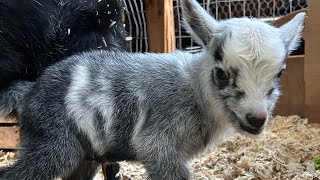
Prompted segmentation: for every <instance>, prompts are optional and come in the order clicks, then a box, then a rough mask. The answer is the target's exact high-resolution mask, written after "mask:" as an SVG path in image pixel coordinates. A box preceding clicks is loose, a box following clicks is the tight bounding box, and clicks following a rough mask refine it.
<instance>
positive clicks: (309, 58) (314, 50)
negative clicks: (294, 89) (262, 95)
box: [292, 0, 320, 123]
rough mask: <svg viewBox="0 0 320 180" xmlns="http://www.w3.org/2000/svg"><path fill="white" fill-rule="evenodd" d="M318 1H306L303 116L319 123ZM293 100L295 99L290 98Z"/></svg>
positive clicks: (319, 31) (319, 56) (319, 45)
mask: <svg viewBox="0 0 320 180" xmlns="http://www.w3.org/2000/svg"><path fill="white" fill-rule="evenodd" d="M319 8H320V1H319V0H308V18H307V20H306V23H305V29H304V38H305V66H304V80H305V109H304V110H305V116H306V117H307V118H308V119H309V122H318V123H320V51H319V48H320V20H319V17H320V11H319ZM292 98H295V97H292Z"/></svg>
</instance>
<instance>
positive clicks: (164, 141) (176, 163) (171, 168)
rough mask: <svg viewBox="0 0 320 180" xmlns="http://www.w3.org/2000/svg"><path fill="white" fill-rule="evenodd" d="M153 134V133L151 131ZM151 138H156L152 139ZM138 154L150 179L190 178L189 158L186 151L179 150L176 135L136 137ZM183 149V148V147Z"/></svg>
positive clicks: (178, 179) (175, 179) (172, 179)
mask: <svg viewBox="0 0 320 180" xmlns="http://www.w3.org/2000/svg"><path fill="white" fill-rule="evenodd" d="M150 134H151V133H150ZM170 137H171V138H170ZM151 139H156V140H155V141H152V140H151ZM135 140H136V141H135V142H137V144H136V145H137V146H136V147H137V155H138V159H139V161H141V162H142V163H143V164H144V166H145V168H146V170H147V173H148V176H149V178H148V179H150V180H164V179H165V180H188V179H189V176H190V175H189V174H190V173H189V168H188V167H190V166H188V165H189V164H188V162H189V161H188V159H187V158H185V157H184V156H183V155H185V154H186V153H184V152H182V151H181V150H180V151H179V150H177V149H176V147H179V146H177V143H178V141H177V140H176V139H175V138H174V136H166V135H164V133H163V134H162V135H161V136H157V137H155V136H154V134H153V135H151V136H144V137H140V138H137V139H135ZM181 149H182V148H181Z"/></svg>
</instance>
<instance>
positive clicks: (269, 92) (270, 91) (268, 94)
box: [267, 88, 274, 96]
mask: <svg viewBox="0 0 320 180" xmlns="http://www.w3.org/2000/svg"><path fill="white" fill-rule="evenodd" d="M273 91H274V88H272V89H270V90H269V91H268V93H267V96H271V95H272V93H273Z"/></svg>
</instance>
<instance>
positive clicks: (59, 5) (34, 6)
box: [0, 0, 127, 89]
mask: <svg viewBox="0 0 320 180" xmlns="http://www.w3.org/2000/svg"><path fill="white" fill-rule="evenodd" d="M122 14H123V7H122V1H121V0H102V1H101V2H98V1H96V0H89V1H85V0H65V1H62V0H37V1H31V0H11V1H6V0H1V1H0V89H4V88H7V87H8V86H10V85H11V84H12V83H13V82H15V81H16V80H28V81H34V80H35V79H36V78H37V77H38V76H39V74H40V73H41V72H42V70H43V69H44V68H46V67H47V66H49V65H51V64H53V63H54V62H57V61H60V60H61V59H63V58H65V57H67V56H70V55H73V54H75V53H78V52H83V51H88V50H91V49H98V48H103V49H126V48H127V43H126V41H125V36H126V33H125V31H124V27H123V23H122V21H121V18H122ZM112 21H116V23H112ZM111 25H112V26H111ZM109 26H111V27H110V28H109ZM103 38H104V40H103Z"/></svg>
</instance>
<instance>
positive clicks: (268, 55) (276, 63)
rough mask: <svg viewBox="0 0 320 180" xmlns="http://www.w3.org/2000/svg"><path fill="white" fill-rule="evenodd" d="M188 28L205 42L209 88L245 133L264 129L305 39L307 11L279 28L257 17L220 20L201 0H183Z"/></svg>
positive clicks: (198, 38)
mask: <svg viewBox="0 0 320 180" xmlns="http://www.w3.org/2000/svg"><path fill="white" fill-rule="evenodd" d="M181 7H182V12H183V17H184V22H185V26H186V29H187V30H188V31H189V33H190V34H192V35H193V36H194V38H195V39H196V40H197V42H198V43H200V44H201V45H203V46H204V47H205V57H206V58H205V59H207V60H206V65H205V66H206V69H205V70H204V71H206V72H204V73H207V74H209V73H210V76H209V75H208V76H207V77H210V80H209V82H210V83H208V84H207V86H210V87H209V88H207V89H210V91H212V92H211V94H214V96H215V97H217V96H218V98H220V99H221V100H222V101H223V102H224V106H225V107H226V108H225V109H226V111H227V113H228V114H229V115H230V116H231V117H232V118H230V119H231V123H232V124H233V125H234V126H235V127H237V129H239V130H240V132H245V133H247V132H249V133H250V134H259V133H260V132H261V131H262V130H263V129H264V128H265V126H266V124H267V122H268V118H269V117H270V115H271V113H272V111H273V109H274V106H275V104H276V101H277V99H278V97H279V95H280V90H279V78H280V76H281V74H282V72H283V70H284V69H285V68H286V59H287V57H288V55H289V54H290V52H291V51H292V50H294V49H295V48H296V47H297V46H298V44H299V40H300V34H301V31H302V29H303V23H304V18H305V15H306V14H305V13H299V14H297V15H296V16H295V17H294V18H293V19H292V20H291V21H289V22H288V23H286V24H284V25H283V26H281V27H279V28H277V27H273V26H271V25H269V24H267V23H264V22H261V21H259V20H257V19H250V18H233V19H229V20H225V21H216V20H215V19H214V18H213V17H212V16H210V15H209V14H208V13H207V12H206V11H205V10H204V9H203V8H202V7H201V6H200V5H199V4H198V3H197V2H196V0H181Z"/></svg>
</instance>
